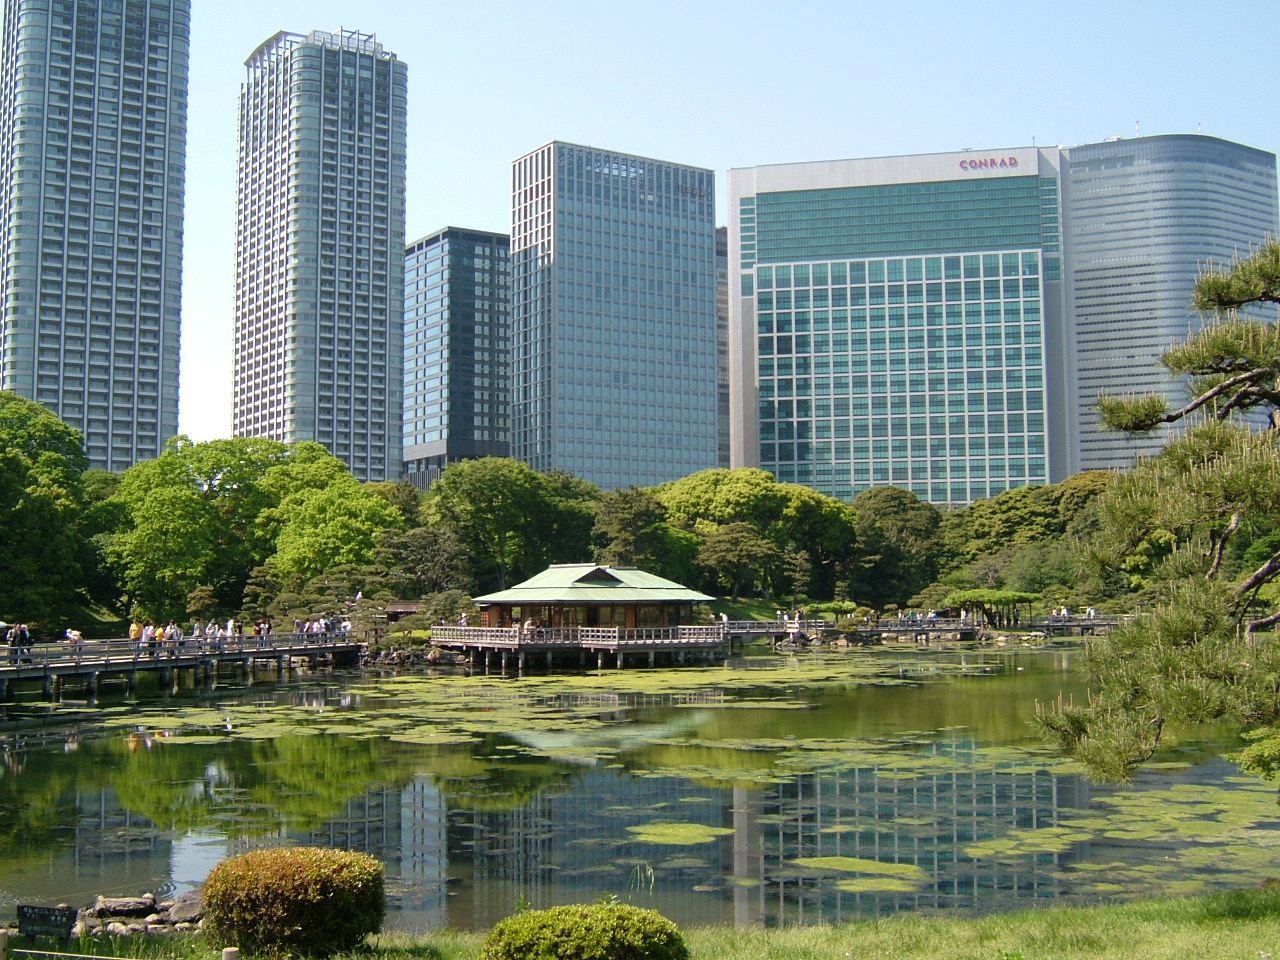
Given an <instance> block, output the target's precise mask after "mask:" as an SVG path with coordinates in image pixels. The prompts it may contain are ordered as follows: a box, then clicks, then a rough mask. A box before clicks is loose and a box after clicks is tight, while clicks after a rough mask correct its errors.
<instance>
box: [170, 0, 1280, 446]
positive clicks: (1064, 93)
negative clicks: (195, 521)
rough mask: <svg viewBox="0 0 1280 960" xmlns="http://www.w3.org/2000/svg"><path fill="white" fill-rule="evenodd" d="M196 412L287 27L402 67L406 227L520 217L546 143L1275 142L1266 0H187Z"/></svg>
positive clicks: (185, 350)
mask: <svg viewBox="0 0 1280 960" xmlns="http://www.w3.org/2000/svg"><path fill="white" fill-rule="evenodd" d="M193 6H194V7H195V10H194V12H193V20H192V37H191V102H190V120H189V128H188V142H187V207H186V249H185V268H184V271H183V315H182V322H183V326H182V394H181V408H180V418H181V429H182V430H183V432H185V433H187V434H189V435H190V436H191V437H192V438H194V439H196V440H207V439H212V438H214V437H223V436H228V435H229V434H230V432H231V377H232V373H231V356H232V349H231V347H232V344H231V337H232V327H231V317H232V306H233V300H232V288H233V278H234V245H235V178H236V96H237V93H238V90H239V86H240V83H241V82H242V80H243V79H244V59H245V57H247V56H248V55H249V53H250V52H252V51H253V49H254V48H255V47H256V46H257V45H258V44H259V43H261V42H262V41H263V40H265V39H266V38H267V37H269V36H271V35H272V34H273V33H275V32H276V31H277V30H282V29H283V30H291V31H294V32H298V33H305V32H307V31H309V30H313V29H320V30H335V29H337V28H339V27H344V28H346V29H357V30H361V31H363V32H366V33H375V34H377V37H378V40H379V41H381V42H382V44H383V45H384V46H385V47H386V48H387V49H389V50H392V51H394V52H395V53H396V54H397V56H399V57H400V59H402V60H404V61H405V62H406V63H407V64H408V65H409V161H408V171H409V175H408V193H409V195H408V219H407V225H406V231H407V234H408V235H407V237H406V239H407V240H413V239H416V238H417V237H420V236H423V235H425V234H427V233H431V232H432V231H434V230H437V229H439V228H440V227H443V226H448V225H452V226H463V227H476V228H481V229H486V230H501V231H504V232H505V231H508V230H509V229H510V194H509V178H510V165H511V161H512V160H514V159H515V158H516V157H519V156H521V155H523V154H525V153H527V152H529V151H530V150H532V149H534V148H535V147H538V146H540V145H542V144H543V143H546V142H547V141H549V140H567V141H570V142H574V143H584V144H592V145H595V146H599V147H604V148H607V149H611V150H618V151H622V152H625V153H635V154H640V155H643V156H651V157H657V158H660V159H663V160H671V161H675V162H679V163H688V164H693V165H696V166H703V167H709V168H711V169H713V170H715V171H716V173H717V181H718V183H719V197H718V202H717V211H718V213H717V221H718V222H719V223H721V224H724V223H726V222H727V217H726V214H725V212H724V211H725V207H724V197H725V189H724V188H725V181H726V178H725V172H726V171H727V170H728V169H729V168H731V167H748V166H755V165H757V164H764V163H784V162H793V161H805V160H833V159H842V158H848V157H866V156H886V155H892V154H906V153H930V152H938V151H946V150H957V149H962V148H964V147H973V148H975V149H985V148H996V147H1012V146H1027V145H1030V144H1032V143H1033V142H1034V143H1037V144H1040V145H1047V144H1064V145H1069V144H1074V143H1086V142H1091V141H1096V140H1100V139H1102V138H1104V137H1108V136H1126V137H1128V136H1133V135H1134V133H1135V124H1136V123H1137V122H1139V121H1140V123H1141V132H1142V133H1143V134H1146V135H1150V134H1156V133H1192V132H1195V131H1196V130H1197V128H1199V129H1202V130H1203V132H1204V133H1206V134H1213V135H1215V136H1221V137H1225V138H1227V139H1230V140H1237V141H1240V142H1242V143H1246V144H1249V145H1251V146H1255V147H1260V148H1263V149H1266V150H1270V151H1276V150H1277V149H1280V89H1278V87H1280V83H1278V82H1277V79H1276V69H1275V62H1276V55H1277V50H1278V44H1277V40H1276V37H1277V35H1280V31H1278V30H1277V27H1280V3H1276V2H1275V0H1222V2H1218V3H1212V4H1205V3H1191V2H1187V0H1161V2H1154V0H1122V2H1119V3H1117V2H1114V0H1112V2H1106V3H1103V2H1097V0H1083V2H1075V3H1058V4H1045V3H1033V2H1029V0H1020V2H1007V3H991V2H984V0H949V2H942V0H916V2H914V3H912V2H897V3H871V2H862V0H844V2H828V0H792V2H789V3H782V4H778V3H769V4H766V3H757V2H753V0H742V2H735V3H728V2H721V0H714V2H698V0H692V2H684V3H677V2H670V0H637V2H632V3H601V2H598V0H597V2H590V3H588V2H583V0H543V2H539V3H530V2H527V0H526V2H520V3H516V2H509V0H490V2H487V3H468V2H465V0H453V2H447V3H442V2H437V0H416V2H411V0H361V2H354V0H353V2H336V0H315V2H310V3H302V2H299V0H291V2H286V0H252V2H248V0H220V2H213V0H195V3H194V4H193Z"/></svg>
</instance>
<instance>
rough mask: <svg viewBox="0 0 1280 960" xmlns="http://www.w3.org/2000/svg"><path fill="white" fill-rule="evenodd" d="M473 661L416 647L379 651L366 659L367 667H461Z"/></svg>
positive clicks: (437, 648)
mask: <svg viewBox="0 0 1280 960" xmlns="http://www.w3.org/2000/svg"><path fill="white" fill-rule="evenodd" d="M470 662H471V661H470V660H469V659H468V658H467V657H465V656H463V655H462V654H461V653H454V652H452V651H450V650H442V649H440V648H439V647H416V648H413V649H406V650H379V651H377V652H376V653H371V654H369V655H368V656H366V657H365V658H364V660H363V661H362V666H366V667H419V666H421V667H461V666H466V665H467V664H468V663H470Z"/></svg>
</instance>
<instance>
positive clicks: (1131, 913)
mask: <svg viewBox="0 0 1280 960" xmlns="http://www.w3.org/2000/svg"><path fill="white" fill-rule="evenodd" d="M483 939H484V935H483V934H480V933H461V932H456V931H436V932H432V933H427V934H422V935H416V936H410V935H406V934H384V935H382V936H380V937H378V938H376V942H375V943H374V945H373V947H372V948H371V949H369V950H366V951H363V952H361V953H357V954H353V955H351V957H350V958H348V960H475V958H476V957H477V956H478V955H479V952H480V945H481V943H482V941H483ZM685 942H686V943H687V944H688V945H689V951H690V955H691V958H692V960H846V958H850V960H872V958H874V960H1187V958H1191V960H1259V958H1262V960H1266V958H1267V957H1270V956H1271V954H1272V953H1276V954H1277V955H1278V956H1280V885H1277V886H1269V887H1267V888H1265V889H1258V890H1241V891H1235V892H1232V893H1224V894H1212V895H1208V896H1203V897H1188V898H1177V899H1173V898H1170V899H1153V900H1143V901H1140V902H1137V903H1129V904H1117V905H1109V906H1098V907H1084V908H1070V907H1042V908H1037V909H1032V910H1024V911H1021V912H1018V913H1006V914H998V915H992V916H987V917H980V918H977V919H969V918H964V917H961V916H959V915H941V916H921V915H918V914H909V913H902V914H897V915H895V916H892V917H886V918H884V919H881V920H874V921H867V922H860V923H850V924H844V925H841V926H835V927H822V926H819V927H786V928H783V929H776V930H760V929H754V928H748V929H734V928H731V927H694V928H690V929H688V930H686V931H685ZM90 943H91V942H88V943H82V944H80V945H79V947H80V948H83V947H86V946H89V945H90ZM115 946H116V950H115V951H114V952H115V954H116V955H117V956H122V955H123V956H131V957H146V958H173V960H216V957H217V952H216V951H214V950H212V949H210V948H208V947H206V946H205V945H204V944H203V942H202V941H200V940H185V941H160V940H157V939H152V940H150V941H136V940H133V941H117V943H116V944H115ZM77 952H81V951H80V950H79V949H78V950H77ZM83 952H89V951H83ZM93 952H94V953H106V952H107V951H104V950H101V949H95V950H93Z"/></svg>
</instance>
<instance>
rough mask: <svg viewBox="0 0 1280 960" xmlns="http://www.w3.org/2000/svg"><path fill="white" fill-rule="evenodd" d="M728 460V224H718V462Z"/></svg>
mask: <svg viewBox="0 0 1280 960" xmlns="http://www.w3.org/2000/svg"><path fill="white" fill-rule="evenodd" d="M729 463H730V457H729V228H728V227H716V466H717V467H728V466H729Z"/></svg>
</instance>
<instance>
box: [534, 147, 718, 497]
mask: <svg viewBox="0 0 1280 960" xmlns="http://www.w3.org/2000/svg"><path fill="white" fill-rule="evenodd" d="M512 194H513V197H512V235H511V275H512V304H511V310H512V371H511V383H512V391H513V396H512V455H513V456H514V457H516V458H518V459H520V460H523V461H525V462H526V463H528V464H530V465H531V466H532V467H533V468H534V469H537V470H544V471H545V470H552V469H559V470H566V471H569V472H571V473H573V474H575V475H577V476H579V477H582V478H584V479H587V480H590V481H592V482H594V483H597V484H599V485H600V486H602V487H605V488H618V487H624V486H627V485H628V484H636V485H638V486H650V485H653V484H657V483H662V482H664V481H667V480H675V479H678V478H679V477H683V476H686V475H687V474H690V473H694V472H696V471H698V470H701V469H704V468H707V467H714V466H715V465H716V376H715V368H716V330H715V327H716V302H715V301H716V276H715V270H716V266H715V219H714V216H715V209H714V207H715V178H714V174H713V173H712V172H711V171H710V170H703V169H699V168H697V167H689V166H682V165H680V164H674V163H666V162H663V161H660V160H651V159H648V158H645V157H635V156H629V155H627V154H620V153H614V152H611V151H607V150H598V149H596V148H594V147H584V146H577V145H574V144H569V143H560V142H553V143H549V144H547V145H546V146H543V147H540V148H539V149H537V150H535V151H533V152H532V153H530V154H528V155H527V156H524V157H522V158H520V159H519V160H517V161H516V162H515V164H514V169H513V173H512Z"/></svg>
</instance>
